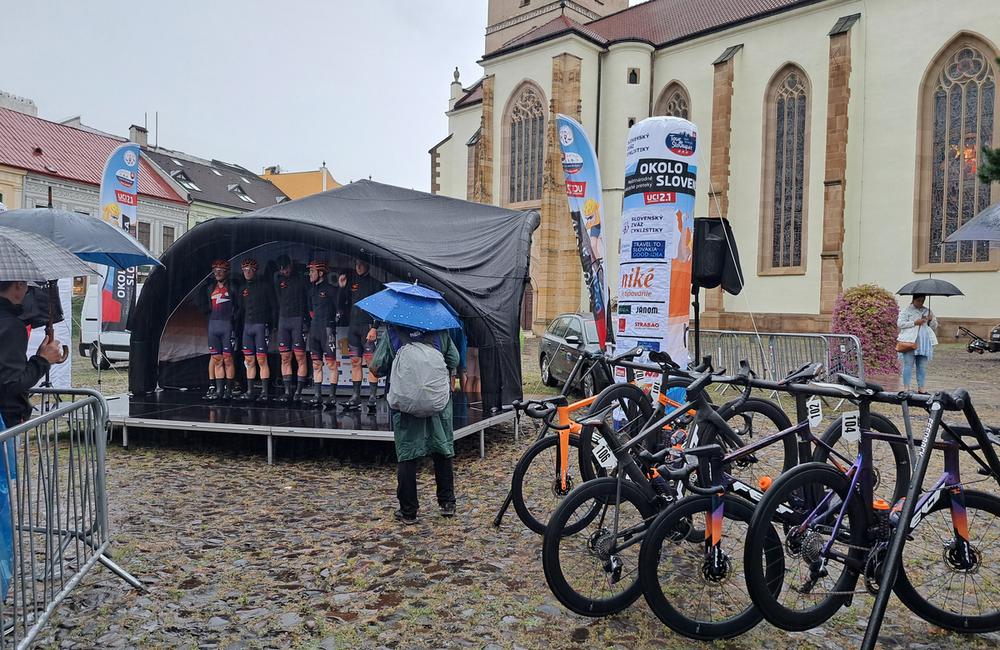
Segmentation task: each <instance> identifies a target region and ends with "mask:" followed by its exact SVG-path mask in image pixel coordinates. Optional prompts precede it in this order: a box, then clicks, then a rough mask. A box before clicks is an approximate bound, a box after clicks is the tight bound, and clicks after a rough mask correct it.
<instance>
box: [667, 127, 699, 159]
mask: <svg viewBox="0 0 1000 650" xmlns="http://www.w3.org/2000/svg"><path fill="white" fill-rule="evenodd" d="M666 144H667V149H669V150H670V152H671V153H674V154H676V155H678V156H692V155H694V150H695V148H696V147H697V136H696V135H695V134H694V133H692V132H691V131H674V132H673V133H669V134H667V141H666Z"/></svg>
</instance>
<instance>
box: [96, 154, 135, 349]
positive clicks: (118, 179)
mask: <svg viewBox="0 0 1000 650" xmlns="http://www.w3.org/2000/svg"><path fill="white" fill-rule="evenodd" d="M138 194H139V145H138V144H136V143H134V142H126V143H124V144H123V145H121V146H120V147H118V148H117V149H115V150H114V151H112V152H111V154H110V155H109V156H108V161H107V162H106V163H105V165H104V173H103V174H102V175H101V196H100V206H101V218H102V219H104V220H105V221H107V222H108V223H112V224H114V225H116V226H118V227H119V228H121V229H122V230H125V231H126V232H128V233H129V234H130V235H132V236H133V237H138V233H137V225H136V223H137V222H136V217H135V213H136V208H137V207H138V205H139V197H138ZM134 304H135V268H129V269H111V268H109V269H108V270H107V272H106V274H105V278H104V283H103V285H102V291H101V314H102V316H101V330H102V331H104V332H121V331H124V330H125V329H126V328H127V326H128V317H129V313H130V312H131V311H132V307H133V305H134Z"/></svg>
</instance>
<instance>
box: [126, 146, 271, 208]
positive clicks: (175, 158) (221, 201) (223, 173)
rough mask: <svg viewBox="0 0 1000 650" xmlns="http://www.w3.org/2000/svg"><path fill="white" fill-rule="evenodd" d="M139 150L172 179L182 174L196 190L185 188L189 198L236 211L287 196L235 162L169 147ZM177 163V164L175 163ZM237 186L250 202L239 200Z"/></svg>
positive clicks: (262, 204) (266, 203) (259, 205)
mask: <svg viewBox="0 0 1000 650" xmlns="http://www.w3.org/2000/svg"><path fill="white" fill-rule="evenodd" d="M142 152H143V153H144V154H146V155H147V156H149V157H150V158H151V159H152V160H153V162H155V163H156V164H157V165H159V166H160V168H161V169H163V170H164V171H165V172H166V173H167V174H168V175H169V176H171V177H172V178H173V179H174V180H175V181H178V182H179V180H178V178H177V175H178V174H181V173H183V174H184V175H185V176H186V177H187V178H188V179H190V181H191V182H192V183H194V185H195V187H197V188H198V189H197V190H193V189H190V188H185V189H186V190H187V192H188V194H190V195H191V199H192V200H194V201H203V202H205V203H214V204H216V205H225V206H228V207H230V208H236V209H237V210H243V211H249V210H256V209H257V208H263V207H265V206H268V205H274V204H275V203H280V202H281V201H284V200H286V199H287V198H288V197H287V196H285V194H284V193H283V192H282V191H281V190H279V189H278V188H277V187H275V186H274V185H273V184H272V183H271V182H270V181H267V180H264V179H263V178H260V177H259V176H257V175H256V174H254V173H253V172H251V171H250V170H248V169H244V168H243V167H240V166H238V165H230V164H228V163H224V162H220V161H218V160H212V161H211V162H209V161H197V160H192V159H191V157H189V156H186V155H184V154H182V153H180V152H176V151H170V150H169V149H163V148H162V147H161V148H159V149H156V148H152V147H147V148H143V150H142ZM178 163H179V164H178ZM237 188H240V189H242V190H243V192H244V193H245V194H246V195H247V196H248V197H250V198H251V199H253V203H249V202H247V201H244V200H243V199H241V198H240V197H239V196H238V195H237V194H236V192H234V191H233V190H234V189H237Z"/></svg>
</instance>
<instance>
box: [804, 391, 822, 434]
mask: <svg viewBox="0 0 1000 650" xmlns="http://www.w3.org/2000/svg"><path fill="white" fill-rule="evenodd" d="M806 412H807V413H808V414H809V426H810V427H818V426H819V423H820V422H822V421H823V402H821V401H820V399H819V398H818V397H810V398H809V401H808V402H806Z"/></svg>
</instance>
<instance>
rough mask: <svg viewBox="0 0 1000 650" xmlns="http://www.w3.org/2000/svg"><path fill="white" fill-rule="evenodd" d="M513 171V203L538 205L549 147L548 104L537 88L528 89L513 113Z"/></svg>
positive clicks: (520, 95)
mask: <svg viewBox="0 0 1000 650" xmlns="http://www.w3.org/2000/svg"><path fill="white" fill-rule="evenodd" d="M508 124H509V127H508V128H509V129H510V130H509V134H510V150H509V157H510V167H509V169H508V187H507V191H508V197H509V201H510V202H511V203H523V202H525V201H536V200H538V199H540V198H541V196H542V165H543V163H544V155H543V152H544V147H545V102H544V101H542V98H541V96H540V95H539V93H538V91H537V90H536V89H535V88H534V87H533V86H527V85H526V86H524V88H523V89H522V90H521V91H520V92H519V93H518V94H517V96H516V98H515V99H514V101H513V103H512V104H511V107H510V112H509V122H508Z"/></svg>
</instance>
